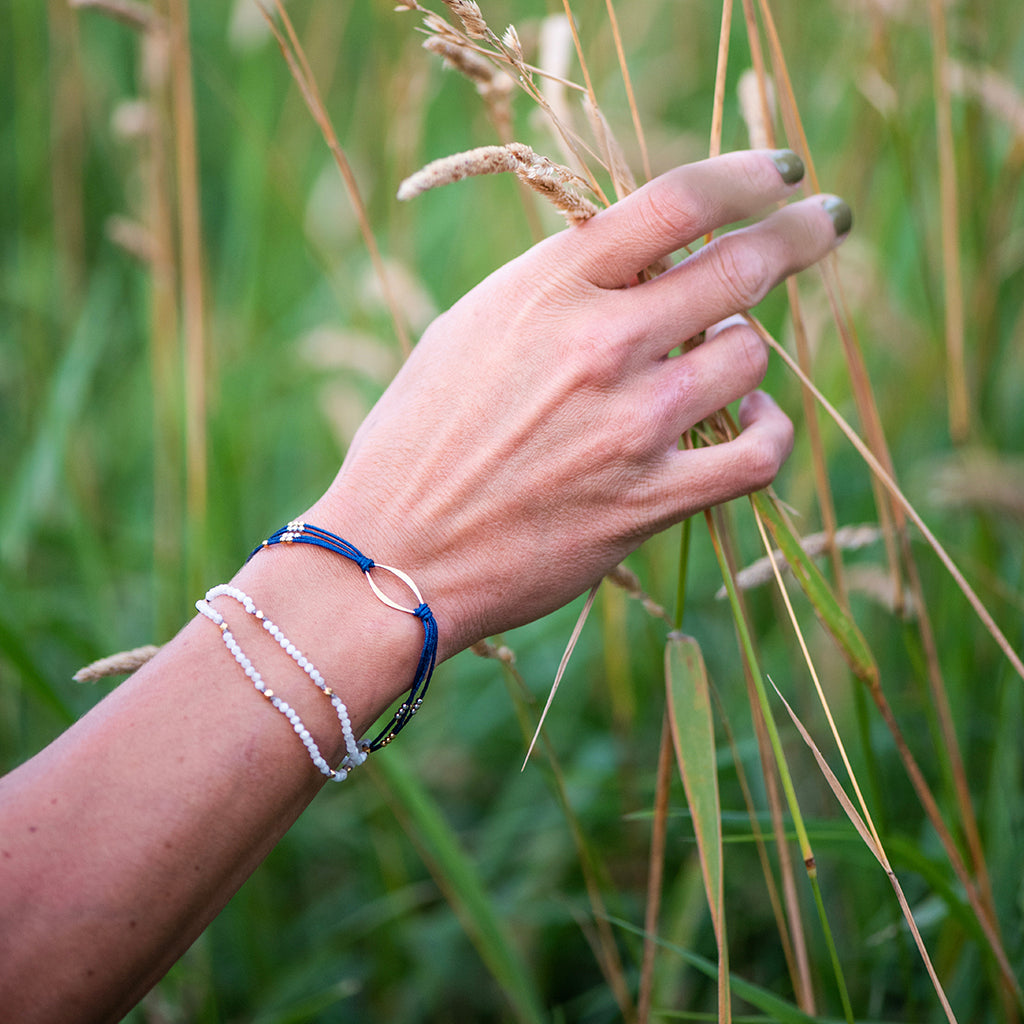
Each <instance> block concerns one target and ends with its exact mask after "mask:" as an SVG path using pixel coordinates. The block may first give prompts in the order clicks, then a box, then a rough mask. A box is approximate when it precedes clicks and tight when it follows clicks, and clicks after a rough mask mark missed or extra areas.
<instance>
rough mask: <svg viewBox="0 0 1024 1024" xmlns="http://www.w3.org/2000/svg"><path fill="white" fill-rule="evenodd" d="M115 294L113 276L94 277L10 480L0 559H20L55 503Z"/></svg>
mask: <svg viewBox="0 0 1024 1024" xmlns="http://www.w3.org/2000/svg"><path fill="white" fill-rule="evenodd" d="M116 293H117V288H116V284H115V281H114V279H113V277H112V275H109V274H106V275H103V276H101V277H98V278H97V279H96V280H95V281H94V283H93V285H92V287H91V289H90V292H89V297H88V300H87V302H86V306H85V309H84V310H83V311H82V316H81V318H80V319H79V321H78V325H77V326H76V328H75V331H74V333H73V334H72V336H71V340H70V342H69V343H68V346H67V350H66V351H65V353H64V356H63V358H62V359H61V362H60V365H59V366H58V367H57V369H56V371H55V372H54V374H53V377H52V379H51V381H50V390H49V395H48V396H47V399H46V407H45V409H44V410H43V412H42V414H41V415H40V417H39V421H38V423H39V425H38V428H37V431H36V436H35V439H34V441H33V442H32V444H31V446H30V447H29V449H28V451H27V452H26V453H25V456H24V457H23V458H22V460H21V463H20V465H19V466H18V470H17V472H16V474H15V478H14V482H13V483H12V484H11V487H10V490H9V491H8V492H7V495H6V501H5V502H4V503H3V509H2V515H0V557H2V558H3V559H4V561H5V562H8V563H9V562H11V561H12V560H17V559H20V558H21V557H22V556H23V554H24V551H25V548H26V545H27V544H28V541H29V538H30V535H31V533H32V530H33V525H34V522H35V518H36V516H38V515H39V514H40V513H42V512H43V511H44V510H46V509H47V508H49V507H50V506H51V505H52V504H54V503H56V502H57V500H58V496H59V493H60V490H61V487H62V486H63V481H62V477H61V462H62V460H63V458H64V453H65V451H66V449H67V444H68V438H69V437H70V436H71V431H72V429H73V427H74V424H75V423H76V422H77V421H78V419H79V417H80V416H81V415H82V411H83V409H84V407H85V402H86V399H87V398H88V394H89V386H90V384H91V383H92V379H93V376H94V374H95V373H96V370H97V367H98V366H99V365H100V356H101V355H102V353H103V348H104V345H105V343H106V342H107V340H108V339H109V338H110V331H109V328H108V326H107V325H108V324H109V323H110V321H111V319H112V318H113V314H114V307H115V297H116Z"/></svg>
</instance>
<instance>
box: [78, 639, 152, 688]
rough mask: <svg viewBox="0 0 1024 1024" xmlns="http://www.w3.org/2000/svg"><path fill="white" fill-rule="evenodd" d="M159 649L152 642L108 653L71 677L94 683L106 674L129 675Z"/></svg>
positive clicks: (79, 681) (81, 681)
mask: <svg viewBox="0 0 1024 1024" xmlns="http://www.w3.org/2000/svg"><path fill="white" fill-rule="evenodd" d="M159 650H160V648H159V647H156V646H155V645H153V644H146V646H145V647H133V648H132V649H131V650H130V651H121V652H120V653H119V654H112V655H110V657H109V658H100V660H99V661H94V662H93V663H92V664H91V665H86V666H85V668H80V669H79V670H78V671H77V672H76V673H75V674H74V675H73V676H72V679H74V681H75V682H76V683H95V682H96V681H97V680H100V679H106V678H107V677H108V676H126V675H131V673H132V672H134V671H135V670H136V669H140V668H142V666H143V665H145V664H146V662H147V661H149V660H150V659H151V658H152V657H153V655H155V654H156V652H157V651H159Z"/></svg>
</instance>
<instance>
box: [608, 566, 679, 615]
mask: <svg viewBox="0 0 1024 1024" xmlns="http://www.w3.org/2000/svg"><path fill="white" fill-rule="evenodd" d="M605 579H606V580H607V581H608V582H609V583H614V584H615V586H617V587H621V588H622V589H623V590H624V591H625V592H626V593H627V594H628V595H629V596H630V597H631V598H633V599H634V600H635V601H639V602H640V603H641V604H642V605H643V608H644V611H645V612H647V614H648V615H653V616H654V617H655V618H656V619H663V620H664V621H665V622H667V623H668V624H669V625H672V620H671V618H669V616H668V613H667V612H666V611H665V609H664V608H662V606H661V605H660V604H658V602H657V601H655V600H654V598H652V597H651V596H650V595H649V594H647V593H645V592H644V589H643V587H641V586H640V577H639V576H637V574H636V573H635V572H633V570H632V569H629V568H627V567H626V566H625V565H617V566H616V567H615V568H614V569H612V571H611V572H610V573H608V575H607V576H605Z"/></svg>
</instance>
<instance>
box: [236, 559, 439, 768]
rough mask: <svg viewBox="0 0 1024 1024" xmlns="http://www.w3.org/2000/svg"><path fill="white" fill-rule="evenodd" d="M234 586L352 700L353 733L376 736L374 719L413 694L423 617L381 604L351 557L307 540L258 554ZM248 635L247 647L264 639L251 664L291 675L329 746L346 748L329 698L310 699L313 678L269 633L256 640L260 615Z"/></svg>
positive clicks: (283, 676) (347, 700)
mask: <svg viewBox="0 0 1024 1024" xmlns="http://www.w3.org/2000/svg"><path fill="white" fill-rule="evenodd" d="M233 583H234V585H235V586H237V587H238V588H239V589H240V590H242V591H244V592H245V593H247V594H249V595H251V596H252V598H253V600H254V601H255V602H256V603H257V604H258V605H259V606H260V608H261V610H262V611H263V613H264V614H265V615H266V617H267V618H268V619H271V620H272V621H273V622H274V623H276V624H277V626H278V627H279V628H280V629H281V630H282V631H283V632H284V633H286V634H287V637H288V639H289V640H291V641H292V643H293V644H294V646H295V647H296V648H298V649H299V650H300V651H301V652H303V654H304V655H305V656H306V657H307V658H308V659H309V661H310V662H313V663H315V665H316V668H317V670H318V671H319V672H320V673H321V675H322V676H323V678H324V680H325V681H326V683H327V685H328V686H330V687H331V688H332V689H333V690H334V691H335V692H337V693H338V694H339V695H340V697H341V698H342V700H343V701H344V702H345V704H346V705H347V707H348V710H349V714H350V716H351V720H352V726H353V729H354V730H355V733H356V735H357V736H358V737H365V738H367V739H372V738H373V736H375V735H376V731H375V730H374V729H373V728H372V727H373V723H374V722H375V721H376V719H377V718H378V717H379V716H380V715H381V714H382V713H383V712H384V711H385V710H386V709H387V708H388V707H389V706H390V705H392V704H393V703H395V702H396V701H397V700H399V699H400V698H401V697H402V695H403V694H404V693H405V692H406V691H408V689H409V686H410V684H411V682H412V680H413V677H414V675H415V672H416V665H417V661H418V659H419V655H420V651H421V650H422V646H423V628H422V626H421V623H420V622H419V620H417V619H416V618H415V617H413V616H412V615H406V614H402V613H401V612H398V611H395V610H393V609H392V608H389V607H387V606H386V605H384V604H383V603H381V602H380V601H379V600H378V599H377V598H376V597H375V595H374V593H373V591H372V589H371V588H370V587H369V585H368V583H367V581H366V579H365V577H364V576H363V573H362V572H361V571H360V569H359V566H357V565H356V564H355V563H354V562H351V561H349V560H348V559H346V558H344V557H342V556H340V555H336V554H333V553H331V552H328V551H323V550H321V549H319V548H316V547H312V546H309V545H306V544H275V545H272V546H268V547H266V548H264V549H262V550H260V551H258V552H257V554H256V555H255V557H253V558H252V560H251V561H249V562H248V563H246V565H245V566H244V567H243V568H242V569H241V570H240V571H239V572H238V574H237V575H236V576H235V579H234V580H233ZM235 618H236V619H237V616H236V617H235ZM249 632H250V634H252V639H251V640H250V644H257V643H258V644H260V647H259V648H256V647H252V651H253V654H252V657H253V661H254V662H256V661H258V662H259V663H260V664H261V665H264V664H265V665H267V666H268V667H269V668H271V669H272V670H274V671H276V673H277V678H278V679H288V680H290V681H291V687H292V690H293V692H296V691H298V692H301V693H303V695H304V696H305V697H306V698H307V699H306V703H307V706H310V704H311V705H312V709H313V713H314V714H315V715H316V717H317V718H318V719H320V720H321V721H320V722H319V726H320V727H319V729H318V730H317V732H318V734H319V735H325V736H329V737H330V740H329V746H328V749H331V750H332V751H335V752H338V753H344V751H343V749H342V747H341V746H338V744H339V743H340V742H341V736H340V734H339V730H338V723H337V721H332V715H331V708H330V706H329V705H328V703H327V702H326V701H322V702H318V701H313V702H310V701H309V696H310V694H309V693H308V692H307V691H311V690H312V688H311V687H309V686H308V681H305V680H302V677H301V675H300V674H299V672H298V671H297V670H296V665H295V664H294V663H292V662H290V661H289V658H288V656H287V654H286V653H285V652H284V651H277V650H275V649H274V647H273V644H270V645H269V646H268V643H267V641H268V639H269V638H268V637H266V636H260V637H259V638H257V637H256V635H255V634H256V633H257V632H262V631H260V630H259V627H258V625H256V623H255V620H254V621H253V624H252V626H251V627H250V630H249ZM249 649H250V647H246V650H247V651H248V650H249ZM260 651H262V653H261V654H259V657H257V655H258V652H260ZM270 659H273V660H270ZM264 675H266V673H264ZM300 680H302V681H300ZM304 683H305V684H307V685H304ZM304 720H305V718H304Z"/></svg>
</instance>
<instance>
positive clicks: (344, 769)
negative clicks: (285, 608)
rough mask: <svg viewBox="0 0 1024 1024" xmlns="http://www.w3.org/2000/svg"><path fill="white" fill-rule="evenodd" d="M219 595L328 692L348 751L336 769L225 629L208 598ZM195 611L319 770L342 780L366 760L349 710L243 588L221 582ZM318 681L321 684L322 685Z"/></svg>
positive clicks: (338, 780)
mask: <svg viewBox="0 0 1024 1024" xmlns="http://www.w3.org/2000/svg"><path fill="white" fill-rule="evenodd" d="M220 596H225V597H232V598H234V599H235V600H236V601H238V602H239V603H240V604H241V605H242V606H243V607H244V608H245V609H246V611H248V612H250V614H252V615H254V616H256V618H258V619H260V621H261V622H262V623H263V626H264V628H265V629H267V632H268V633H270V634H271V636H273V637H274V639H275V640H277V642H278V643H279V644H280V645H281V647H282V648H283V649H284V650H285V651H286V652H287V653H288V654H290V655H291V657H292V658H294V660H295V662H296V663H297V664H298V665H299V667H300V668H302V669H303V671H304V672H306V674H307V675H309V677H310V678H311V679H312V680H313V682H314V683H317V679H319V680H320V683H318V684H317V685H318V686H319V687H320V688H321V689H322V690H323V692H324V693H325V694H327V696H329V697H330V698H331V703H332V704H333V705H334V708H335V710H336V711H337V713H338V719H339V721H340V722H341V725H342V731H343V732H344V733H345V746H346V748H347V749H348V751H349V753H348V755H347V756H346V757H345V759H344V761H342V763H341V766H340V767H339V768H337V769H336V770H335V769H333V768H331V766H330V765H329V764H328V763H327V760H326V758H324V756H323V754H321V753H320V748H319V747H318V746H317V745H316V741H315V740H314V739H313V736H312V734H311V733H310V731H309V730H308V729H307V728H306V727H305V725H303V723H302V719H301V718H300V717H299V713H298V712H297V711H296V710H295V709H294V708H293V707H292V706H291V705H290V704H288V702H287V701H285V700H283V699H282V698H281V697H278V696H277V694H275V693H274V691H273V690H272V689H270V687H268V686H267V685H266V683H264V681H263V677H262V676H261V675H260V672H259V670H258V669H257V668H256V666H255V665H253V663H252V662H251V661H250V660H249V658H248V657H247V656H246V654H245V652H244V651H243V650H242V648H241V646H240V645H239V643H238V641H237V640H236V639H235V637H234V634H233V633H232V632H231V630H230V629H228V624H227V622H226V621H225V619H224V616H223V615H221V613H220V612H219V611H217V609H216V608H214V607H213V605H211V604H210V601H212V600H214V599H215V598H217V597H220ZM250 605H251V609H250ZM196 610H197V611H198V612H199V613H200V614H201V615H204V616H205V617H206V618H208V619H209V620H210V621H211V622H212V623H213V624H214V625H215V626H216V627H217V628H218V629H219V630H220V635H221V639H222V640H223V641H224V646H225V647H227V649H228V651H229V652H230V653H231V655H232V657H233V658H234V659H235V661H236V662H238V665H239V667H240V668H241V669H242V671H243V672H244V673H245V674H246V676H247V677H248V678H249V679H250V680H251V681H252V685H253V687H254V688H255V689H256V691H257V692H258V693H259V694H261V695H262V696H263V697H264V698H265V699H266V700H267V701H268V702H269V703H270V704H271V705H272V706H273V707H274V708H276V709H277V710H278V711H279V712H280V713H281V714H282V715H284V717H285V718H287V719H288V721H289V723H290V724H291V727H292V729H293V731H294V732H295V734H296V735H297V736H298V737H299V739H300V740H301V741H302V744H303V746H305V748H306V751H307V753H308V754H309V757H310V760H311V761H312V762H313V764H314V765H315V766H316V768H317V769H318V770H319V771H320V772H322V773H323V774H324V775H326V776H327V777H328V778H329V779H331V780H332V781H333V782H343V781H344V780H345V779H346V778H348V773H349V771H350V770H351V769H352V768H353V767H355V766H356V765H358V764H362V763H363V761H365V760H366V752H365V751H364V750H362V749H361V748H360V747H359V745H358V744H357V743H356V740H355V736H354V735H353V733H352V724H351V722H350V721H349V718H348V710H347V709H346V708H345V705H344V704H343V703H342V702H341V699H340V698H339V697H338V695H337V694H335V693H334V692H333V691H331V690H330V688H329V687H328V686H327V685H326V684H324V683H323V677H322V676H320V673H319V672H318V671H317V670H316V668H315V667H314V666H313V665H312V664H311V663H310V662H309V660H308V659H307V658H305V657H304V656H303V655H302V653H301V652H300V651H298V649H297V648H295V647H294V645H293V644H291V643H290V642H289V640H288V639H287V637H284V636H283V634H281V631H280V630H279V629H278V628H277V627H276V626H274V624H273V623H272V622H271V623H269V626H270V627H272V629H271V628H268V620H267V619H266V618H265V617H264V616H263V613H262V612H260V610H259V609H258V608H257V607H256V604H255V602H254V601H253V600H252V598H250V597H249V596H248V595H247V594H244V593H242V591H240V590H238V589H237V588H235V587H229V586H228V585H227V584H223V585H221V586H219V587H214V588H212V589H211V590H209V591H207V594H206V597H205V598H204V599H203V600H201V601H196ZM282 640H283V643H282ZM289 647H291V648H292V650H291V651H289V650H288V648H289ZM292 651H294V652H295V653H292ZM314 673H315V675H314ZM320 684H323V685H322V686H321V685H320Z"/></svg>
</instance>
